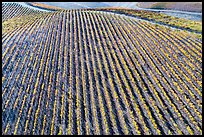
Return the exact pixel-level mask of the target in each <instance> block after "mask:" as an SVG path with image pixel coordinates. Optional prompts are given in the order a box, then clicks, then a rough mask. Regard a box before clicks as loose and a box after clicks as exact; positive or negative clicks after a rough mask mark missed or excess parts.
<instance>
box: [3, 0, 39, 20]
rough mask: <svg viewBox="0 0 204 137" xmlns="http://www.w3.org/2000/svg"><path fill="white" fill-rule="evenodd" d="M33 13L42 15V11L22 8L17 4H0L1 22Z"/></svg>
mask: <svg viewBox="0 0 204 137" xmlns="http://www.w3.org/2000/svg"><path fill="white" fill-rule="evenodd" d="M35 13H42V11H38V10H34V9H30V8H28V7H23V6H22V5H20V4H17V3H2V21H5V20H8V19H11V18H14V17H21V16H24V15H30V14H35Z"/></svg>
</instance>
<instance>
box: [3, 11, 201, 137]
mask: <svg viewBox="0 0 204 137" xmlns="http://www.w3.org/2000/svg"><path fill="white" fill-rule="evenodd" d="M36 15H37V14H36ZM21 20H22V19H21V18H19V19H16V20H15V22H20V21H21ZM28 20H29V21H28ZM23 21H24V22H26V23H25V24H23V25H21V27H17V28H13V29H10V30H9V29H6V31H4V29H5V27H4V26H3V35H2V134H9V135H10V134H46V135H47V134H49V135H50V134H87V135H90V134H145V135H147V134H154V135H157V134H185V135H187V134H198V135H201V134H202V59H201V57H202V42H201V41H199V40H197V39H196V38H194V37H191V36H190V34H187V33H184V32H177V33H174V32H173V31H170V30H168V29H165V28H159V27H158V26H155V25H152V24H150V23H147V22H143V21H139V20H136V19H133V18H128V17H127V16H120V15H116V14H112V13H106V12H95V11H86V10H66V11H59V12H53V13H46V14H41V15H40V16H39V15H38V16H37V17H36V18H24V20H23ZM9 23H10V22H9V21H7V22H6V24H7V25H8V26H9Z"/></svg>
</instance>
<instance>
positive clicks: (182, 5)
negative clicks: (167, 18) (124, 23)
mask: <svg viewBox="0 0 204 137" xmlns="http://www.w3.org/2000/svg"><path fill="white" fill-rule="evenodd" d="M137 6H138V7H141V8H150V9H168V10H180V11H190V12H202V2H138V3H137Z"/></svg>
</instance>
